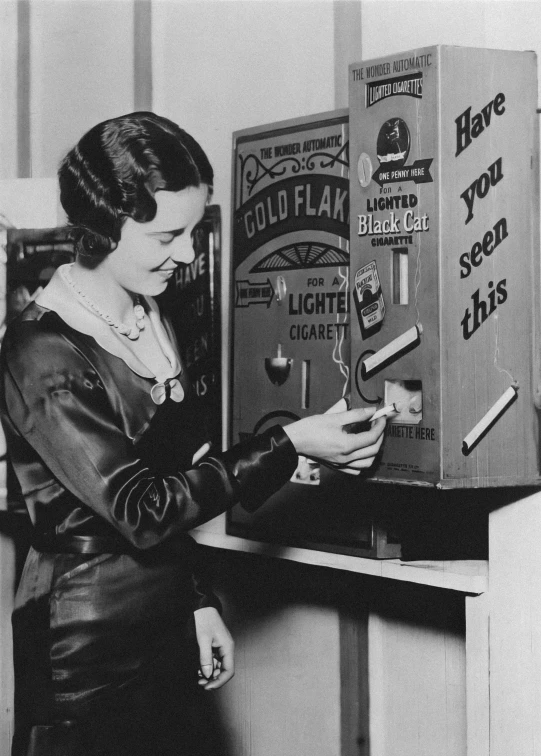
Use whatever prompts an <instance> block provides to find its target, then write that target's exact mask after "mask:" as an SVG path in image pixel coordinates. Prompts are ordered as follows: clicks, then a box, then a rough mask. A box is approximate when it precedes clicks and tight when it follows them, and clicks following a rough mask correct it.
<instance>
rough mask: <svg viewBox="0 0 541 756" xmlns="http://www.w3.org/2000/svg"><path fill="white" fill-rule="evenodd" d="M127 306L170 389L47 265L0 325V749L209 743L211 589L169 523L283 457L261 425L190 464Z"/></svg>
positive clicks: (230, 500)
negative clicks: (10, 652)
mask: <svg viewBox="0 0 541 756" xmlns="http://www.w3.org/2000/svg"><path fill="white" fill-rule="evenodd" d="M145 308H146V310H147V315H148V320H149V326H148V327H153V328H155V330H156V334H157V336H158V338H159V340H160V342H161V343H162V346H163V347H164V349H165V350H171V352H169V355H170V356H171V363H172V365H173V368H175V369H176V367H177V366H178V373H177V374H176V378H177V380H178V381H179V383H180V385H181V386H182V389H183V392H184V398H183V399H182V400H181V401H176V400H175V399H174V398H173V392H172V391H170V390H169V389H170V382H169V383H168V380H169V379H164V380H162V381H161V383H162V384H163V386H162V388H163V390H164V391H165V394H166V395H165V400H164V401H163V403H161V404H156V403H155V402H154V401H153V399H152V397H151V393H150V392H151V390H152V388H153V387H154V386H156V385H157V384H158V383H160V381H159V378H160V377H159V376H158V377H157V376H154V375H153V374H152V373H151V371H150V370H149V369H148V368H146V366H144V365H142V364H141V363H139V362H138V361H137V360H136V359H134V358H133V353H131V351H130V350H129V347H128V346H126V345H125V343H124V341H123V339H124V338H125V337H121V336H117V335H116V334H115V333H114V331H113V329H111V328H110V327H109V326H108V325H107V324H106V323H105V322H104V321H102V320H100V319H99V318H98V317H97V316H95V315H94V314H93V313H91V312H90V311H88V310H86V308H84V307H83V306H82V305H81V304H80V303H79V302H77V300H76V299H75V297H74V295H73V293H72V292H70V291H69V289H68V287H67V286H66V284H65V282H63V281H62V279H61V277H60V276H59V275H58V273H55V275H54V276H53V279H52V280H51V282H50V283H49V285H48V286H47V288H46V289H45V291H44V293H43V295H41V297H40V298H39V299H38V301H37V302H36V303H32V304H31V305H29V306H28V307H27V308H26V310H25V311H24V312H23V313H22V314H21V315H20V316H18V317H17V318H16V319H15V320H14V321H13V322H12V323H11V324H10V325H9V327H8V329H7V332H6V335H5V337H4V341H3V345H2V353H1V358H0V374H1V391H0V403H1V404H0V408H1V413H2V422H3V425H4V430H5V433H6V438H7V443H8V452H9V455H10V459H11V461H12V463H13V466H14V469H15V472H16V476H17V479H18V482H19V484H20V488H21V493H22V495H23V497H24V499H25V501H26V505H27V507H28V510H29V513H30V517H31V520H32V523H33V526H34V527H33V529H34V542H33V546H32V547H31V548H30V551H29V554H28V557H27V560H26V564H25V567H24V570H23V574H22V577H21V582H20V586H19V589H18V592H17V597H16V605H15V609H14V612H13V637H14V664H15V735H14V739H13V748H12V756H197V755H199V754H201V756H218V754H219V753H221V752H222V750H221V748H222V745H221V744H220V743H219V742H218V740H216V739H215V738H213V736H212V733H211V731H212V727H211V721H210V718H207V713H206V712H208V711H209V709H208V708H207V704H208V702H209V699H211V698H212V694H211V693H208V692H205V691H203V690H202V689H201V688H200V687H199V686H198V685H197V669H198V665H199V652H198V647H197V643H196V639H195V625H194V617H193V612H194V611H195V610H196V609H199V608H202V607H206V606H216V607H218V608H219V601H218V599H217V598H216V596H215V595H214V594H213V592H212V589H211V586H210V585H209V581H208V578H207V576H206V570H205V565H204V560H203V558H202V556H201V551H200V549H199V547H198V546H197V544H196V543H195V541H194V540H193V539H192V538H191V536H190V535H189V534H188V532H187V531H189V530H190V529H191V528H193V527H195V526H197V525H199V524H201V523H203V522H205V521H207V520H209V519H211V518H213V517H214V516H216V515H218V514H220V513H221V512H223V511H225V510H226V509H227V508H228V507H230V506H232V505H233V504H234V503H235V502H237V501H240V502H241V503H244V504H245V505H246V506H247V507H248V508H250V509H252V508H255V507H257V506H258V505H259V504H261V503H262V502H263V500H264V499H266V498H268V497H269V496H270V495H272V493H274V492H275V491H276V490H278V488H280V487H281V486H282V485H283V484H284V483H285V482H286V481H287V480H288V479H289V478H290V477H291V475H292V473H293V471H294V469H295V466H296V464H297V455H296V452H295V449H294V447H293V445H292V444H291V442H290V440H289V438H288V436H287V435H286V434H285V433H284V431H283V429H282V428H281V427H279V426H276V427H274V428H271V429H270V430H268V431H267V432H265V433H263V434H261V435H260V436H255V437H253V438H252V439H250V440H248V441H247V442H245V443H243V444H239V445H236V446H233V447H232V448H231V449H229V450H228V451H227V452H224V453H215V454H214V453H210V454H208V455H207V456H206V457H204V458H203V459H202V460H201V461H200V462H199V463H198V464H197V465H196V466H195V467H193V465H192V458H193V455H194V452H195V451H196V450H197V449H199V448H200V446H201V445H202V444H203V443H204V442H205V440H206V439H205V434H204V423H202V421H201V417H200V415H199V411H198V408H197V398H196V397H194V396H192V394H191V391H190V386H189V382H188V381H187V378H186V374H185V371H184V370H182V366H181V364H180V360H179V357H178V350H177V348H176V345H175V342H174V337H173V334H172V331H171V329H170V328H168V327H167V325H165V326H164V325H162V323H161V321H160V318H159V315H158V312H157V308H156V305H155V303H154V302H153V301H152V300H151V299H150V298H147V299H146V300H145ZM175 360H177V362H175ZM173 372H174V371H173ZM161 377H162V378H163V376H161ZM178 393H179V392H177V398H178ZM180 394H182V391H180Z"/></svg>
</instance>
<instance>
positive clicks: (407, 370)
mask: <svg viewBox="0 0 541 756" xmlns="http://www.w3.org/2000/svg"><path fill="white" fill-rule="evenodd" d="M536 70H537V66H536V56H535V54H534V53H532V52H511V51H503V50H485V49H469V48H459V47H445V46H438V47H429V48H424V49H418V50H413V51H410V52H406V53H400V54H396V55H390V56H387V57H385V58H380V59H377V60H370V61H366V62H362V63H359V64H355V65H352V66H351V67H350V72H349V75H350V140H351V273H350V275H351V277H350V284H351V307H352V315H351V335H352V362H351V368H352V395H353V403H354V404H355V405H356V406H369V405H371V404H373V405H379V404H380V403H383V404H385V405H393V404H394V405H395V412H394V414H393V415H392V416H391V417H390V418H389V421H388V424H387V429H386V438H385V441H384V446H383V451H382V454H381V459H380V460H379V463H378V465H377V467H376V468H375V471H374V474H373V478H374V480H381V481H390V482H401V483H411V484H420V485H429V486H437V487H441V488H459V487H471V488H475V487H494V486H513V485H515V486H516V485H530V484H538V483H539V482H540V480H539V424H538V415H537V411H536V406H535V405H536V402H537V401H538V395H539V346H538V342H539V336H540V332H539V322H538V321H539V238H538V229H539V189H538V172H539V165H538V140H537V131H536V118H537V116H536V103H537V75H536Z"/></svg>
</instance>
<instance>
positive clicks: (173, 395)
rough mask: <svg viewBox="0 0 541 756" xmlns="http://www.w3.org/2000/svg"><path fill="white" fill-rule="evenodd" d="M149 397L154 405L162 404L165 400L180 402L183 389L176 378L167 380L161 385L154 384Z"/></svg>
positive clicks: (182, 396) (182, 397)
mask: <svg viewBox="0 0 541 756" xmlns="http://www.w3.org/2000/svg"><path fill="white" fill-rule="evenodd" d="M150 396H151V397H152V401H153V402H154V404H163V403H164V402H165V400H166V399H172V400H173V401H174V402H181V401H182V400H183V399H184V389H183V388H182V385H181V383H180V381H179V380H178V378H168V379H167V380H166V381H163V383H155V384H154V386H152V388H151V389H150Z"/></svg>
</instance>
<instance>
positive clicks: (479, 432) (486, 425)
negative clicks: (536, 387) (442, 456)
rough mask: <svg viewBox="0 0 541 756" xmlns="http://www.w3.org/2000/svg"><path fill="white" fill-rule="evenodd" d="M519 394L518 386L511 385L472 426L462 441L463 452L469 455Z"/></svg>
mask: <svg viewBox="0 0 541 756" xmlns="http://www.w3.org/2000/svg"><path fill="white" fill-rule="evenodd" d="M517 396H518V388H517V387H516V386H509V388H508V389H507V391H506V392H505V393H504V394H502V395H501V396H500V398H499V399H498V401H497V402H496V403H495V404H493V405H492V407H491V408H490V409H489V411H488V412H487V413H486V415H484V416H483V417H482V418H481V420H479V422H478V423H477V425H476V426H475V427H474V428H472V430H471V431H470V432H469V433H468V435H467V436H466V438H465V439H464V441H463V442H462V454H464V456H467V455H468V454H469V453H470V452H471V451H473V449H474V448H475V447H476V446H477V444H478V443H479V441H480V440H481V439H482V438H483V437H484V436H485V435H486V434H487V433H488V431H489V430H490V429H491V428H492V426H493V425H494V423H495V422H496V421H497V420H498V419H499V418H500V417H501V416H502V415H503V413H504V412H505V410H506V409H507V408H508V407H509V406H510V405H511V404H512V403H513V402H514V401H515V399H516V398H517Z"/></svg>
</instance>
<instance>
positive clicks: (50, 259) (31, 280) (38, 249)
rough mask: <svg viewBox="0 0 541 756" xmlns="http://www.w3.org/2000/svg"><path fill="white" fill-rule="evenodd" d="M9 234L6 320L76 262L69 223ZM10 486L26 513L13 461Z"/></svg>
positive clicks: (11, 498) (13, 500)
mask: <svg viewBox="0 0 541 756" xmlns="http://www.w3.org/2000/svg"><path fill="white" fill-rule="evenodd" d="M6 236H7V239H6V242H7V243H6V255H7V264H6V322H7V323H9V321H10V320H11V319H12V318H14V317H15V316H16V315H18V314H19V313H20V312H22V311H23V310H24V308H25V307H26V306H27V305H28V304H29V303H30V302H32V301H33V300H34V299H35V298H36V297H37V296H38V295H39V294H40V292H41V291H42V290H43V288H44V287H45V286H46V285H47V284H48V283H49V280H50V278H51V276H52V275H53V273H54V271H55V270H56V268H58V266H59V265H64V264H65V263H70V262H73V260H74V259H75V250H74V242H73V240H72V238H71V229H69V228H66V227H60V228H10V229H8V230H7V232H6ZM2 442H3V439H2ZM2 461H3V458H2V459H1V460H0V463H1V462H2ZM0 477H3V474H2V473H1V472H0ZM6 487H7V497H6V506H7V508H8V509H9V510H11V511H13V512H18V513H19V512H20V513H23V514H24V515H26V505H25V503H24V500H23V498H22V495H21V493H20V488H19V484H18V483H17V481H16V478H15V473H14V472H13V469H12V467H11V465H10V464H9V463H8V466H7V471H6Z"/></svg>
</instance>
